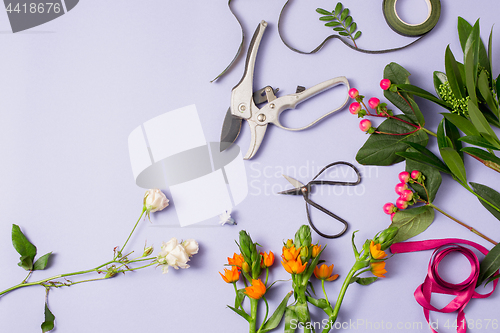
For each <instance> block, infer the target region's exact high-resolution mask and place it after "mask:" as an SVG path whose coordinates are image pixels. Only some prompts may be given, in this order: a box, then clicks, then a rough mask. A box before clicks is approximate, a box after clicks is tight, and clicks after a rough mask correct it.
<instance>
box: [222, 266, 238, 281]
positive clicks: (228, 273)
mask: <svg viewBox="0 0 500 333" xmlns="http://www.w3.org/2000/svg"><path fill="white" fill-rule="evenodd" d="M219 274H220V276H222V279H223V280H224V281H225V282H227V283H233V282H236V281H238V280H239V279H240V271H239V269H238V267H236V266H233V267H232V268H231V270H229V269H227V268H224V275H222V273H221V272H219Z"/></svg>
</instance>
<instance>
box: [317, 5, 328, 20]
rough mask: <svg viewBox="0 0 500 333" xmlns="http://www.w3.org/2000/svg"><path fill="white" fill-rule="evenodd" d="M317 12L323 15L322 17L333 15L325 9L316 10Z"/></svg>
mask: <svg viewBox="0 0 500 333" xmlns="http://www.w3.org/2000/svg"><path fill="white" fill-rule="evenodd" d="M316 12H317V13H319V14H321V15H332V12H329V11H327V10H326V9H323V8H316ZM320 20H321V18H320Z"/></svg>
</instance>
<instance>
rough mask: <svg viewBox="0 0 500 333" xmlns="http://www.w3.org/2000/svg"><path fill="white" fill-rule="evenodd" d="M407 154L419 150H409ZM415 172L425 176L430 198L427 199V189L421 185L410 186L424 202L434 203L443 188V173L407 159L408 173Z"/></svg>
mask: <svg viewBox="0 0 500 333" xmlns="http://www.w3.org/2000/svg"><path fill="white" fill-rule="evenodd" d="M407 152H409V153H411V152H417V150H415V149H413V148H409V149H408V151H407ZM413 170H418V171H420V172H422V174H424V175H425V177H426V179H425V184H424V185H425V188H426V189H427V193H428V194H429V198H427V193H426V192H425V189H424V188H423V187H422V186H421V185H419V184H415V183H413V184H409V185H410V186H411V187H412V188H413V189H414V190H415V191H416V192H417V193H418V195H419V196H420V197H421V198H422V199H423V200H425V201H428V202H433V201H434V198H435V197H436V194H437V191H438V190H439V187H440V186H441V181H442V177H441V173H440V172H439V171H438V170H437V169H436V168H434V167H431V166H429V165H427V164H424V163H421V162H418V161H416V160H412V159H407V160H406V171H408V172H409V173H411V172H412V171H413Z"/></svg>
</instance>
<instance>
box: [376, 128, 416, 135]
mask: <svg viewBox="0 0 500 333" xmlns="http://www.w3.org/2000/svg"><path fill="white" fill-rule="evenodd" d="M420 129H421V128H417V129H415V130H413V131H411V132H408V133H387V132H380V131H375V132H373V133H377V134H385V135H410V134H413V133H415V132H417V131H419V130H420Z"/></svg>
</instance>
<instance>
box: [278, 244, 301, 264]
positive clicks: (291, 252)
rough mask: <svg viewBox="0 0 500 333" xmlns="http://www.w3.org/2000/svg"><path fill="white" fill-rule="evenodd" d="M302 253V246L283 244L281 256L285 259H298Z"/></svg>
mask: <svg viewBox="0 0 500 333" xmlns="http://www.w3.org/2000/svg"><path fill="white" fill-rule="evenodd" d="M299 254H300V247H299V248H298V249H296V248H295V245H292V246H291V247H290V248H286V247H284V246H283V255H282V256H281V257H282V258H283V259H284V260H286V261H289V260H296V259H297V257H298V256H299Z"/></svg>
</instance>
